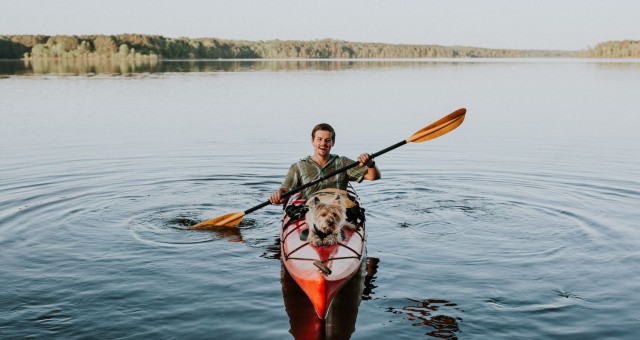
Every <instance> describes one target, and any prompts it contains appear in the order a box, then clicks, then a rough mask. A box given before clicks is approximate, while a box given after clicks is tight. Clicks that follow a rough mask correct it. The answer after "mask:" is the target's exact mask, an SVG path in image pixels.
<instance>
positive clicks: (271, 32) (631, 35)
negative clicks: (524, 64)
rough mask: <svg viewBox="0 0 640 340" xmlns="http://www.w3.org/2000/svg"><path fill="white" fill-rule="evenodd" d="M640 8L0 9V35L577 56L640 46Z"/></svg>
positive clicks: (102, 5)
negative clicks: (616, 44)
mask: <svg viewBox="0 0 640 340" xmlns="http://www.w3.org/2000/svg"><path fill="white" fill-rule="evenodd" d="M639 17H640V0H315V1H310V0H227V1H218V0H179V1H178V0H176V1H168V0H109V1H104V0H103V1H97V0H93V1H91V0H13V1H12V0H0V35H13V34H44V35H57V34H63V35H82V34H122V33H139V34H157V35H163V36H165V37H176V38H177V37H189V38H204V37H214V38H220V39H238V40H273V39H280V40H316V39H325V38H331V39H338V40H347V41H361V42H382V43H397V44H437V45H445V46H455V45H462V46H474V47H487V48H507V49H545V50H579V49H585V48H588V47H590V46H595V45H596V44H598V43H600V42H604V41H609V40H640V20H639V19H638V18H639Z"/></svg>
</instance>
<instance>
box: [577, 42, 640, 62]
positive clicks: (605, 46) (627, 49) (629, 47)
mask: <svg viewBox="0 0 640 340" xmlns="http://www.w3.org/2000/svg"><path fill="white" fill-rule="evenodd" d="M581 56H583V57H586V58H640V40H623V41H607V42H603V43H600V44H597V45H596V46H595V47H592V48H589V49H588V50H586V51H584V52H583V53H581Z"/></svg>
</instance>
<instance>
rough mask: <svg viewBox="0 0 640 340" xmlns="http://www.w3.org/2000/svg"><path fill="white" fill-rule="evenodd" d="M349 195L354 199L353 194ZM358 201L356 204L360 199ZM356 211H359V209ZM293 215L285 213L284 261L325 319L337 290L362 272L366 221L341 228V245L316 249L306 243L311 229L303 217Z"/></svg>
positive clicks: (294, 201) (297, 201)
mask: <svg viewBox="0 0 640 340" xmlns="http://www.w3.org/2000/svg"><path fill="white" fill-rule="evenodd" d="M350 194H353V195H354V196H355V193H354V192H350ZM355 198H356V201H357V196H355ZM304 203H305V200H304V199H292V200H290V201H289V205H288V206H287V207H289V206H290V205H295V206H300V205H304ZM356 209H360V208H359V206H358V207H356ZM287 210H289V209H287ZM293 216H294V217H293V218H292V217H290V216H289V215H288V214H286V213H285V214H284V218H283V221H282V228H281V233H280V243H281V247H280V252H281V259H282V262H283V264H284V266H285V268H286V269H287V271H288V272H289V274H290V275H291V277H292V278H293V279H294V280H295V281H296V283H297V284H298V285H299V286H300V288H302V290H303V291H304V292H305V293H306V294H307V296H308V297H309V299H310V300H311V303H312V304H313V307H314V308H315V311H316V314H317V315H318V317H319V318H320V319H324V318H326V316H327V313H328V311H329V308H330V307H331V303H332V302H333V299H334V298H335V296H336V294H337V293H338V291H339V290H340V289H341V288H342V287H343V286H344V285H345V284H346V283H347V282H348V281H349V279H351V278H352V277H353V276H354V275H355V274H356V273H357V272H358V270H360V269H361V265H362V260H363V258H364V257H365V255H366V250H365V244H366V233H365V231H366V228H365V223H364V218H360V219H358V222H359V223H358V224H356V228H355V229H352V228H347V227H344V228H342V230H343V232H344V234H343V235H344V237H343V241H342V242H341V243H338V244H335V245H330V246H314V245H312V244H310V243H309V242H308V241H307V240H306V239H307V237H306V235H308V229H309V226H308V225H307V222H306V221H305V217H304V214H302V216H295V214H293ZM362 217H364V216H362ZM290 220H291V221H290Z"/></svg>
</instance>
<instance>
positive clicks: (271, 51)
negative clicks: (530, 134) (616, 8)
mask: <svg viewBox="0 0 640 340" xmlns="http://www.w3.org/2000/svg"><path fill="white" fill-rule="evenodd" d="M425 58H434V59H439V58H640V41H634V40H624V41H609V42H603V43H600V44H598V45H596V46H595V47H592V48H589V49H584V50H578V51H572V50H566V51H565V50H520V49H493V48H482V47H469V46H442V45H409V44H386V43H362V42H349V41H342V40H334V39H323V40H310V41H303V40H286V41H285V40H269V41H245V40H224V39H217V38H197V39H191V38H166V37H163V36H160V35H142V34H120V35H54V36H48V35H5V36H0V59H24V60H36V59H79V60H104V59H112V60H114V59H115V60H158V59H177V60H192V59H202V60H217V59H341V60H358V59H425Z"/></svg>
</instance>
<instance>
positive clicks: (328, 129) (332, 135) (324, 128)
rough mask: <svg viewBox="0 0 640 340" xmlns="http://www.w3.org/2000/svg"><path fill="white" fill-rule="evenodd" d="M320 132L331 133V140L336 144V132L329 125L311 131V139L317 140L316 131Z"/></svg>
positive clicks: (320, 125) (325, 124)
mask: <svg viewBox="0 0 640 340" xmlns="http://www.w3.org/2000/svg"><path fill="white" fill-rule="evenodd" d="M318 130H322V131H329V132H331V139H332V140H333V142H334V143H335V142H336V131H335V130H333V128H332V127H331V125H329V124H327V123H321V124H318V125H316V126H315V127H313V130H312V131H311V139H314V138H316V131H318Z"/></svg>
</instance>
